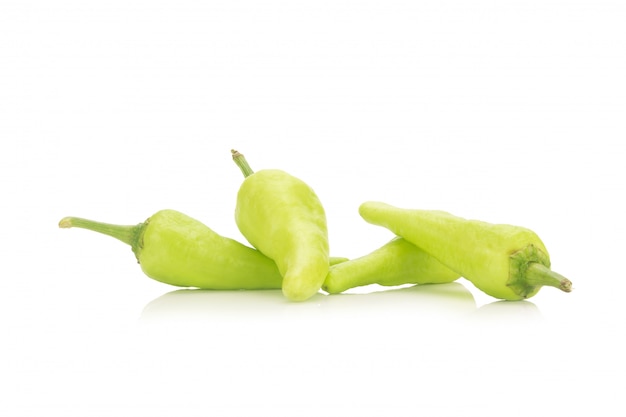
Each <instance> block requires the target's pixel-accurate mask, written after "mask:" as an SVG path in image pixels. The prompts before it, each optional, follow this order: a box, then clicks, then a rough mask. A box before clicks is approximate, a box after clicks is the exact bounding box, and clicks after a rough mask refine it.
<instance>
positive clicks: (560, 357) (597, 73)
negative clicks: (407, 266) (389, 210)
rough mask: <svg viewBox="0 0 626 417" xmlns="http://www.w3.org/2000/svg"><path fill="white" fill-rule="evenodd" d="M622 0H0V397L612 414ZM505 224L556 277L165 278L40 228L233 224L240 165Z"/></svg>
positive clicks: (351, 240)
mask: <svg viewBox="0 0 626 417" xmlns="http://www.w3.org/2000/svg"><path fill="white" fill-rule="evenodd" d="M625 21H626V5H625V3H624V2H623V1H617V0H614V1H609V0H593V1H591V0H580V1H570V0H568V1H565V0H563V1H558V0H541V1H521V0H520V1H511V0H505V1H446V0H443V1H389V0H387V1H344V0H334V1H315V2H313V1H311V2H295V1H237V0H234V1H223V2H221V1H220V2H218V1H189V0H177V1H171V2H169V1H128V0H124V1H107V2H92V1H65V0H64V1H17V0H16V1H12V0H2V1H1V2H0V138H1V141H0V186H1V188H0V196H1V197H0V201H1V205H0V210H1V212H0V215H1V219H2V232H1V233H0V254H1V258H0V259H1V260H2V262H1V265H2V273H1V276H2V278H1V280H0V324H1V328H0V330H1V334H2V342H1V344H0V383H1V385H2V387H1V389H0V392H1V399H0V414H1V415H6V416H35V415H36V416H42V415H55V416H56V415H59V416H172V415H176V416H200V415H202V416H204V415H216V416H217V415H219V416H257V415H272V416H313V415H316V416H317V415H329V416H339V415H341V416H344V415H348V416H349V415H354V416H357V415H358V416H369V415H371V416H374V415H376V416H379V415H393V416H396V415H397V416H409V415H410V416H413V415H428V416H496V415H498V416H500V415H507V416H518V415H567V414H570V413H573V412H576V413H577V415H602V416H618V415H620V416H623V415H624V414H625V413H626V408H625V406H624V403H623V398H622V397H623V391H624V387H625V381H624V374H625V372H626V366H625V363H624V351H625V349H626V344H625V342H624V333H625V332H624V319H625V318H626V311H625V308H624V301H623V300H624V296H625V295H626V291H625V290H626V284H625V278H626V277H625V276H624V275H625V272H624V235H625V233H626V227H625V226H626V225H625V222H624V213H625V208H626V207H625V204H624V181H623V178H624V174H625V173H626V172H625V171H626V169H625V168H624V159H625V157H626V144H625V143H626V140H625V139H626V77H625V74H626V57H625V56H626V30H625V29H624V22H625ZM231 148H236V149H238V150H240V151H241V152H243V153H244V154H245V155H246V156H247V158H248V160H249V162H250V164H251V165H252V167H253V168H254V169H255V170H260V169H263V168H281V169H284V170H286V171H288V172H290V173H292V174H293V175H295V176H298V177H300V178H301V179H303V180H304V181H306V182H307V183H309V184H310V185H311V186H312V187H313V188H314V189H315V190H316V192H317V193H318V195H319V197H320V198H321V200H322V202H323V203H324V205H325V208H326V211H327V216H328V224H329V229H330V244H331V251H332V253H333V254H334V255H341V256H347V257H351V258H354V257H358V256H362V255H365V254H366V253H368V252H370V251H372V250H374V249H376V248H377V247H379V246H381V245H382V244H384V243H385V242H386V241H387V240H388V239H389V238H390V237H391V235H390V233H389V232H387V231H386V230H384V229H382V228H377V227H375V226H371V225H369V224H367V223H365V222H364V221H363V220H362V219H361V218H360V217H359V215H358V212H357V209H358V206H359V204H360V203H361V202H363V201H366V200H381V201H385V202H387V203H390V204H394V205H397V206H401V207H410V208H429V209H441V210H446V211H449V212H452V213H454V214H456V215H459V216H462V217H468V218H477V219H481V220H485V221H489V222H494V223H498V222H503V223H511V224H517V225H522V226H526V227H528V228H531V229H533V230H534V231H536V232H537V233H538V234H539V235H540V236H541V237H542V239H543V240H544V242H545V244H546V245H547V247H548V248H549V250H550V254H551V257H552V266H553V269H554V270H556V271H558V272H560V273H561V274H563V275H566V276H567V277H569V278H570V279H571V280H572V281H573V283H574V291H573V292H572V293H570V294H566V293H562V292H560V291H558V290H556V289H553V288H545V289H543V290H542V291H541V292H540V293H539V294H538V295H537V296H536V297H534V298H532V299H531V300H529V301H527V302H518V303H502V302H497V301H496V300H495V299H492V298H490V297H488V296H486V295H484V294H482V293H481V292H479V291H478V290H476V289H475V288H474V287H473V286H472V285H471V284H470V283H469V282H467V281H465V280H463V279H461V280H459V281H458V282H457V283H453V284H450V285H442V286H431V287H413V288H400V289H387V290H386V291H383V289H382V288H377V287H376V288H370V287H368V288H362V289H358V290H354V291H351V292H350V293H351V294H346V295H338V296H327V295H325V294H324V293H322V292H320V294H319V295H318V296H315V297H314V298H313V299H311V300H309V301H308V302H306V303H298V304H295V303H289V302H287V301H286V300H284V299H283V298H282V296H281V294H280V292H279V291H266V292H225V293H219V292H218V293H213V292H209V293H173V291H174V290H175V288H173V287H170V286H167V285H165V284H161V283H158V282H156V281H153V280H151V279H149V278H147V277H146V276H145V275H143V274H142V272H141V270H140V268H139V266H138V265H137V264H136V262H135V260H134V257H133V254H132V253H131V251H130V249H129V248H128V247H125V246H124V245H123V244H121V243H120V242H117V241H115V240H113V239H110V238H107V237H104V236H101V235H97V234H92V233H90V232H87V231H83V230H78V229H72V230H60V229H58V227H57V223H58V221H59V220H60V219H61V218H62V217H64V216H68V215H74V216H81V217H87V218H92V219H96V220H101V221H106V222H111V223H122V224H135V223H138V222H140V221H143V220H144V219H145V218H146V217H148V216H150V215H151V214H153V213H154V212H156V211H158V210H160V209H163V208H173V209H177V210H180V211H183V212H185V213H187V214H189V215H191V216H193V217H196V218H197V219H199V220H202V221H203V222H204V223H206V224H207V225H208V226H210V227H211V228H213V229H214V230H215V231H216V232H218V233H220V234H222V235H224V236H228V237H231V238H234V239H237V240H240V241H242V242H245V241H244V240H243V238H242V236H241V235H240V233H239V232H238V230H237V228H236V225H235V223H234V218H233V210H234V206H235V196H236V193H237V189H238V187H239V184H240V183H241V180H242V176H241V174H240V172H239V170H238V168H237V167H236V166H235V165H234V164H233V162H232V161H231V158H230V150H231Z"/></svg>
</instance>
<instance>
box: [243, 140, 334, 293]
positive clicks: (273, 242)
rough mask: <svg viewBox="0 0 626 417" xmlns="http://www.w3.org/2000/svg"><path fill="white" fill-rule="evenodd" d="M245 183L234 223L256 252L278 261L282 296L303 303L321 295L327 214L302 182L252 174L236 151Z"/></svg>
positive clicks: (273, 172) (283, 175)
mask: <svg viewBox="0 0 626 417" xmlns="http://www.w3.org/2000/svg"><path fill="white" fill-rule="evenodd" d="M232 154H233V159H234V161H235V162H236V163H237V165H238V166H239V167H240V169H241V170H242V172H243V174H244V176H245V179H244V181H243V183H242V184H241V187H240V188H239V191H238V193H237V205H236V209H235V221H236V223H237V226H238V228H239V230H240V231H241V233H242V235H243V236H244V237H245V238H246V239H247V240H248V242H249V243H250V244H251V245H252V246H254V247H255V248H256V249H258V250H259V251H261V252H262V253H263V254H264V255H266V256H267V257H269V258H271V259H273V260H274V261H275V262H276V265H277V266H278V270H279V271H280V273H281V275H282V277H283V284H282V291H283V294H284V295H285V296H286V297H287V298H288V299H289V300H292V301H304V300H307V299H308V298H310V297H312V296H313V295H314V294H316V293H317V292H318V291H319V290H320V288H321V287H322V283H323V282H324V279H325V278H326V275H327V274H328V269H329V255H328V253H329V248H328V230H327V224H326V213H325V211H324V207H323V206H322V203H321V202H320V200H319V198H318V197H317V195H316V194H315V192H314V191H313V189H312V188H311V187H310V186H308V185H307V184H306V183H305V182H303V181H302V180H300V179H298V178H296V177H294V176H292V175H290V174H288V173H287V172H284V171H281V170H278V169H265V170H261V171H258V172H256V173H255V172H253V171H252V169H250V167H249V165H248V163H247V161H246V160H245V158H244V157H243V155H242V154H241V153H239V152H237V151H234V150H233V151H232Z"/></svg>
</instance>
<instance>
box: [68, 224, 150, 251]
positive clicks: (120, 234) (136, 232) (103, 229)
mask: <svg viewBox="0 0 626 417" xmlns="http://www.w3.org/2000/svg"><path fill="white" fill-rule="evenodd" d="M146 224H147V222H145V223H139V224H137V225H135V226H122V225H117V224H109V223H102V222H97V221H93V220H87V219H83V218H80V217H64V218H63V219H61V221H60V222H59V227H60V228H62V229H69V228H70V227H79V228H81V229H87V230H91V231H94V232H98V233H102V234H103V235H107V236H111V237H114V238H115V239H117V240H120V241H122V242H124V243H126V244H127V245H130V246H131V247H132V249H133V252H134V253H135V255H138V252H137V251H138V250H139V249H140V247H139V245H140V236H141V232H142V231H143V228H144V226H145V225H146Z"/></svg>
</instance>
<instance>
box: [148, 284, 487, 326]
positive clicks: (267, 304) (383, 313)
mask: <svg viewBox="0 0 626 417" xmlns="http://www.w3.org/2000/svg"><path fill="white" fill-rule="evenodd" d="M474 311H476V302H475V300H474V297H473V296H472V293H471V292H470V291H468V290H467V289H466V288H465V287H464V286H463V285H462V284H460V283H456V282H455V283H448V284H429V285H414V286H409V287H403V288H387V287H382V289H381V290H380V291H370V292H366V293H346V294H333V295H327V294H325V293H322V292H320V293H318V294H316V295H314V296H313V297H311V298H310V299H309V300H307V301H304V302H291V301H289V300H287V299H286V298H285V297H284V296H283V294H282V291H281V290H259V291H251V290H242V291H213V290H198V289H179V290H175V291H171V292H168V293H165V294H163V295H161V296H159V297H157V298H155V299H154V300H152V301H150V302H149V303H148V304H147V305H146V306H145V307H144V309H143V311H142V312H141V315H140V319H139V321H140V322H143V323H150V322H152V323H155V322H161V323H163V322H181V321H183V322H190V321H203V322H207V321H228V320H236V321H255V320H263V321H267V320H268V319H297V320H301V319H311V318H315V319H318V318H330V319H335V318H340V317H350V316H355V315H357V316H360V317H364V316H375V317H379V318H382V317H389V316H394V315H402V314H406V313H407V312H412V313H419V314H420V315H421V316H422V317H424V316H431V315H432V316H438V317H446V316H458V315H466V314H470V313H472V312H474Z"/></svg>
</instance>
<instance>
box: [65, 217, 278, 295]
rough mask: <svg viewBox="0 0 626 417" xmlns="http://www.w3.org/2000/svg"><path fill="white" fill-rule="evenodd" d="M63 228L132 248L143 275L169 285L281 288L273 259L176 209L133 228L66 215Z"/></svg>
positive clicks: (214, 288) (232, 288) (206, 287)
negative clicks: (89, 232) (94, 234)
mask: <svg viewBox="0 0 626 417" xmlns="http://www.w3.org/2000/svg"><path fill="white" fill-rule="evenodd" d="M59 227H61V228H69V227H79V228H83V229H88V230H92V231H95V232H99V233H103V234H105V235H109V236H112V237H115V238H117V239H119V240H121V241H122V242H124V243H126V244H129V245H130V246H131V248H132V250H133V252H134V253H135V257H136V258H137V261H138V262H139V265H140V266H141V269H142V270H143V272H144V273H145V274H146V275H147V276H148V277H150V278H152V279H155V280H157V281H160V282H164V283H166V284H170V285H175V286H178V287H195V288H202V289H212V290H240V289H271V288H281V285H282V277H281V275H280V272H279V271H278V268H277V267H276V264H275V263H274V262H273V261H272V260H271V259H269V258H267V257H266V256H264V255H263V254H262V253H260V252H259V251H257V250H255V249H253V248H250V247H248V246H245V245H243V244H241V243H239V242H237V241H235V240H233V239H229V238H226V237H223V236H220V235H218V234H217V233H215V232H214V231H213V230H211V229H210V228H209V227H207V226H206V225H204V224H203V223H201V222H199V221H198V220H195V219H193V218H191V217H189V216H187V215H185V214H183V213H181V212H178V211H175V210H161V211H159V212H157V213H156V214H154V215H153V216H151V217H150V218H149V219H148V220H146V221H145V222H143V223H139V224H138V225H135V226H120V225H112V224H107V223H101V222H95V221H92V220H87V219H82V218H78V217H66V218H64V219H62V220H61V221H60V222H59Z"/></svg>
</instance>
